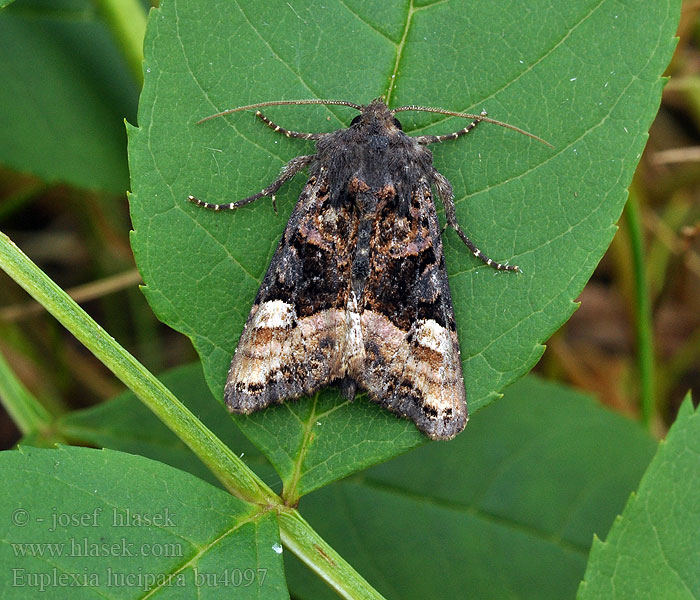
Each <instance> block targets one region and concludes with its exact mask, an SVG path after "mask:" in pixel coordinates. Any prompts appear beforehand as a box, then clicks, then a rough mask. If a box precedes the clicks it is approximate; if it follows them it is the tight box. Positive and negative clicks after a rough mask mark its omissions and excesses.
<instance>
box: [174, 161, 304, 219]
mask: <svg viewBox="0 0 700 600" xmlns="http://www.w3.org/2000/svg"><path fill="white" fill-rule="evenodd" d="M315 158H316V155H315V154H305V155H303V156H297V157H296V158H293V159H292V160H290V161H289V162H288V163H287V164H286V165H285V166H284V167H282V172H281V173H280V176H279V177H278V178H277V179H275V181H273V182H272V183H271V184H270V185H268V186H267V187H266V188H265V189H264V190H261V191H259V192H258V193H257V194H253V195H252V196H248V197H247V198H243V200H238V201H237V202H231V203H229V204H212V203H211V202H204V200H200V199H199V198H195V197H194V196H188V197H187V199H188V200H189V201H190V202H193V203H194V204H196V205H197V206H201V207H202V208H208V209H211V210H236V209H237V208H240V207H241V206H245V205H246V204H250V203H251V202H255V201H256V200H257V199H258V198H262V197H263V196H272V204H273V206H274V205H275V193H276V192H277V190H279V189H280V188H281V187H282V186H283V185H284V184H285V183H287V182H288V181H289V180H290V179H291V178H292V177H294V176H295V175H296V174H297V173H298V172H299V171H301V170H302V169H303V168H304V167H306V166H307V165H308V164H309V163H310V162H311V161H313V160H314V159H315ZM275 212H277V207H276V206H275Z"/></svg>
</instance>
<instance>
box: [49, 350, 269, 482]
mask: <svg viewBox="0 0 700 600" xmlns="http://www.w3.org/2000/svg"><path fill="white" fill-rule="evenodd" d="M160 379H161V381H162V382H163V383H164V384H165V385H166V386H167V387H168V389H170V390H171V391H172V392H173V393H174V394H175V395H176V396H177V397H178V398H179V399H180V400H182V402H183V403H184V404H185V405H186V406H187V408H189V409H190V410H191V411H192V412H193V413H195V414H196V415H197V417H198V418H199V419H200V420H201V421H202V423H204V424H205V425H206V426H207V427H208V428H209V429H211V431H213V432H214V433H215V434H216V436H217V437H218V438H219V439H220V440H221V441H222V442H224V443H225V444H226V445H227V446H228V447H229V448H232V449H233V450H235V452H236V453H237V454H239V455H241V456H242V457H243V459H244V460H245V462H246V463H247V464H248V466H249V467H251V468H252V469H254V470H255V471H256V473H257V474H258V476H260V477H261V478H262V479H263V480H264V481H265V482H266V483H267V484H268V485H271V482H274V481H275V480H276V479H277V477H276V474H275V472H274V471H273V469H272V468H271V467H270V465H269V463H268V462H267V461H266V460H265V458H264V457H263V456H262V455H261V454H260V452H259V451H258V450H257V448H255V446H253V445H252V444H251V443H250V442H249V441H248V440H247V439H246V438H245V437H244V436H243V435H242V434H241V432H240V430H239V429H238V428H237V427H235V426H233V425H232V423H231V421H230V419H229V418H228V413H227V412H226V409H225V408H224V407H223V406H222V405H221V404H220V403H218V402H216V401H214V399H213V398H212V397H211V393H210V392H209V390H208V389H207V386H206V383H205V381H204V376H203V375H202V368H201V366H200V365H199V364H194V365H188V366H186V367H180V368H178V369H173V370H171V371H169V372H167V373H165V374H163V376H162V377H160ZM53 429H54V430H55V432H56V433H57V434H58V435H59V436H63V437H64V438H65V439H69V440H71V442H73V443H77V444H81V445H91V446H97V447H99V448H110V449H112V450H120V451H121V452H129V453H131V454H139V455H141V456H145V457H147V458H152V459H154V460H157V461H160V462H163V463H165V464H167V465H170V466H172V467H176V468H178V469H181V470H183V471H187V472H189V473H192V474H194V475H196V476H197V477H199V478H200V479H204V480H205V481H208V482H210V483H213V484H214V485H220V483H219V482H218V481H217V479H216V478H215V477H214V476H213V474H212V473H211V471H209V470H208V469H207V468H206V467H205V465H204V464H203V463H202V462H201V461H200V460H199V459H198V458H197V457H196V456H195V455H194V454H193V453H192V452H191V451H190V449H189V448H188V447H187V446H185V444H184V443H183V442H182V441H181V440H180V439H178V437H177V436H176V435H175V434H174V433H173V432H172V431H170V429H168V428H167V427H166V426H165V425H163V423H161V422H160V421H159V420H158V418H156V416H155V415H154V414H153V413H152V412H151V411H150V410H148V408H146V406H145V405H144V404H143V403H142V402H141V401H139V400H138V399H137V398H136V396H135V395H134V394H133V393H132V392H125V393H124V394H120V395H119V396H117V397H116V398H114V399H113V400H111V401H109V402H104V403H102V404H99V405H98V406H94V407H91V408H87V409H84V410H79V411H75V412H72V413H69V414H67V415H65V416H63V417H61V418H60V419H58V421H57V422H56V423H55V424H54V427H53ZM277 487H279V486H277Z"/></svg>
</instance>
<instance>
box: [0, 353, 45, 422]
mask: <svg viewBox="0 0 700 600" xmlns="http://www.w3.org/2000/svg"><path fill="white" fill-rule="evenodd" d="M0 402H2V405H3V406H4V407H5V410H6V411H7V413H8V414H9V415H10V417H11V418H12V421H13V422H14V423H15V424H16V425H17V427H18V428H19V430H20V431H21V432H22V434H23V435H27V434H29V433H36V432H38V431H41V430H42V429H45V428H47V427H48V426H49V425H50V424H51V421H52V418H51V415H50V414H49V412H48V411H47V410H46V408H44V406H43V405H42V404H41V403H40V402H39V401H38V400H37V399H36V398H35V397H34V395H33V394H32V393H31V392H30V391H29V390H28V389H27V388H26V387H24V384H23V383H22V382H21V381H20V380H19V379H18V378H17V376H16V375H15V374H14V372H13V371H12V369H11V368H10V365H9V364H8V363H7V361H6V360H5V357H4V356H3V354H2V353H0Z"/></svg>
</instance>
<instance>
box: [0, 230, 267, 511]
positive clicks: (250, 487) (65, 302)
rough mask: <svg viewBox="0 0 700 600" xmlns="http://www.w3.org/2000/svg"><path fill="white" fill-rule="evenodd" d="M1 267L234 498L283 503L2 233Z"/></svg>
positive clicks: (0, 244)
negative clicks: (121, 382) (92, 355)
mask: <svg viewBox="0 0 700 600" xmlns="http://www.w3.org/2000/svg"><path fill="white" fill-rule="evenodd" d="M0 267H2V268H3V270H4V271H5V272H6V273H7V274H8V275H9V276H10V277H12V278H13V279H14V280H15V281H16V282H17V283H19V284H20V285H21V286H22V287H23V288H24V289H25V290H27V292H29V294H30V295H31V296H33V297H34V299H35V300H36V301H37V302H39V303H40V304H41V305H42V306H44V307H45V308H46V310H48V311H49V312H50V313H51V314H52V315H53V316H54V317H56V319H58V321H59V322H60V323H61V324H62V325H63V326H64V327H65V328H66V329H68V331H70V332H71V333H72V334H73V335H74V336H75V337H76V338H77V339H78V340H79V341H80V342H82V343H83V345H84V346H85V347H86V348H87V349H88V350H90V351H91V352H92V353H93V354H94V355H95V356H96V357H97V358H98V359H99V360H100V361H102V362H103V363H104V364H105V365H106V366H107V368H109V369H110V370H111V371H112V373H114V374H115V375H116V376H117V377H118V378H119V379H120V380H121V381H123V382H124V384H125V385H126V386H127V387H128V388H129V389H131V390H132V391H133V392H134V393H135V394H136V396H138V398H139V399H140V400H141V401H142V402H143V403H144V404H145V405H146V406H147V407H148V408H150V409H151V410H152V411H153V412H154V413H155V415H156V416H157V417H158V418H159V419H160V420H161V421H163V423H165V425H167V426H168V427H169V428H170V429H171V430H172V431H173V432H174V433H175V434H176V435H177V436H178V437H179V438H180V439H181V440H182V441H183V442H184V443H185V444H187V445H188V446H189V448H190V449H191V450H192V451H193V452H194V453H195V454H196V455H197V456H198V457H199V458H200V460H202V462H204V464H206V465H207V467H208V468H209V469H210V470H211V472H212V473H214V475H216V477H217V478H218V479H219V481H221V482H222V483H223V484H224V485H225V486H226V488H227V489H228V490H229V491H230V492H231V493H232V494H234V495H235V496H237V497H239V498H241V499H242V500H245V501H247V502H251V503H254V504H262V505H266V506H273V505H275V504H278V503H279V498H278V497H277V495H276V494H275V493H274V492H273V491H272V490H271V489H270V488H269V487H267V486H266V485H265V484H264V483H263V482H262V481H260V479H258V477H257V476H256V475H255V473H253V472H252V471H251V470H250V469H249V468H248V467H247V465H246V464H245V463H244V462H243V461H242V460H241V459H240V458H238V456H236V455H235V454H234V453H233V452H232V451H231V449H230V448H228V447H227V446H226V445H225V444H223V443H222V442H221V440H219V439H218V438H217V437H216V436H215V435H214V434H213V433H212V432H211V431H209V430H208V429H207V428H206V427H205V426H204V425H203V424H202V422H201V421H200V420H199V419H197V417H195V416H194V415H193V414H192V413H191V412H190V411H189V410H188V409H187V407H186V406H185V405H184V404H182V403H181V402H180V401H179V400H178V399H177V398H176V397H175V396H174V395H173V394H172V392H171V391H170V390H168V388H166V387H165V386H164V385H163V384H162V383H161V382H160V381H159V380H158V379H157V378H156V377H155V376H154V375H153V374H152V373H150V372H149V371H148V369H146V368H145V367H144V366H143V365H142V364H141V363H139V362H138V361H137V360H136V359H135V358H134V357H133V356H132V355H131V354H129V353H128V352H127V351H126V350H125V349H124V348H122V347H121V346H120V345H119V344H118V343H117V342H116V341H115V340H114V339H113V338H112V337H111V336H110V335H109V334H108V333H107V332H106V331H105V330H104V329H102V328H101V327H100V326H99V325H98V324H97V323H96V322H95V321H94V320H93V319H92V317H90V316H89V315H88V314H87V313H86V312H85V311H84V310H83V309H82V308H80V306H78V304H76V302H75V301H74V300H73V299H72V298H71V297H70V296H68V294H66V292H64V291H63V290H62V289H61V288H60V287H58V285H56V284H55V283H54V282H53V281H52V280H51V279H50V278H49V277H48V275H46V274H45V273H44V272H43V271H42V270H41V269H39V267H37V266H36V265H35V264H34V263H33V262H32V261H31V260H29V258H28V257H27V256H26V255H25V254H24V253H23V252H22V251H21V250H20V249H19V248H17V246H15V244H14V243H13V242H12V241H11V240H10V239H9V238H8V237H7V236H6V235H5V234H3V233H0Z"/></svg>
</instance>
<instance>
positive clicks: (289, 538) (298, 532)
mask: <svg viewBox="0 0 700 600" xmlns="http://www.w3.org/2000/svg"><path fill="white" fill-rule="evenodd" d="M277 518H278V522H279V526H280V536H281V538H282V542H283V543H284V545H285V546H287V547H288V548H289V549H290V550H291V551H292V552H294V554H296V555H297V556H298V557H299V559H300V560H302V561H303V562H304V564H305V565H306V566H307V567H309V568H310V569H311V570H312V571H314V572H315V573H316V574H317V575H318V576H319V577H320V578H321V579H323V580H324V581H325V582H326V583H327V584H328V585H329V586H330V587H331V588H332V589H333V590H334V591H335V592H336V593H337V594H338V595H340V596H341V597H343V598H348V600H370V599H372V600H381V599H382V598H383V596H382V595H381V594H380V593H379V592H377V591H376V590H375V589H374V588H373V587H372V586H371V585H370V584H369V583H367V581H365V579H363V578H362V577H360V575H358V574H357V572H356V571H355V570H354V569H353V568H352V567H351V566H350V565H349V564H348V563H347V562H346V561H345V559H344V558H343V557H342V556H340V555H339V554H338V553H337V552H336V551H335V550H333V548H331V547H330V546H329V545H328V544H327V543H326V542H325V541H324V540H323V538H321V537H320V536H319V535H318V533H316V531H314V529H313V528H312V527H311V526H310V525H309V524H308V523H307V522H306V521H305V520H304V518H303V517H302V516H301V515H300V514H299V513H298V512H297V511H296V510H294V509H291V508H287V509H286V510H282V511H279V512H278V515H277ZM348 582H352V587H348V585H347V583H348Z"/></svg>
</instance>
